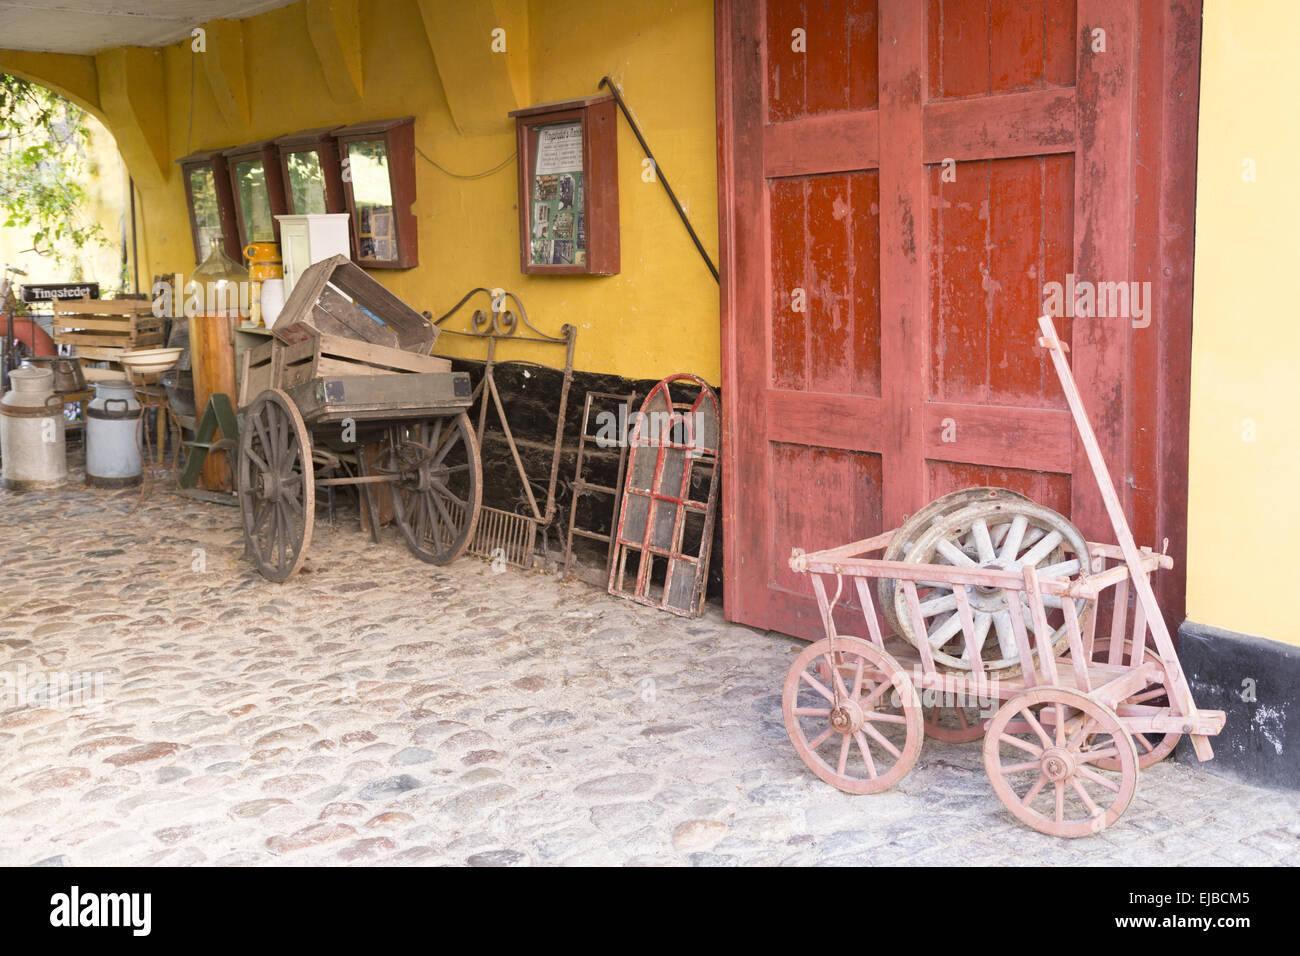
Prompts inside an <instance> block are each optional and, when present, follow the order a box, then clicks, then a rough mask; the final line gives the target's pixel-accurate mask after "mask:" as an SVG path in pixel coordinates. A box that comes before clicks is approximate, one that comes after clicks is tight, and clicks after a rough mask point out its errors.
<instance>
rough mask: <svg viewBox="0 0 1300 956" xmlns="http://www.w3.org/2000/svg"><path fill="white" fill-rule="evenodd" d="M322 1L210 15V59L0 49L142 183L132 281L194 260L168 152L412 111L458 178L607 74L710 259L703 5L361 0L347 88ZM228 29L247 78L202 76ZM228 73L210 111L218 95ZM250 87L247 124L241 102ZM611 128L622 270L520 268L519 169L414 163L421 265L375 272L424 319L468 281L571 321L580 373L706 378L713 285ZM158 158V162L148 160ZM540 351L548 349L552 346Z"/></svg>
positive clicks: (506, 150) (700, 1)
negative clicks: (101, 126)
mask: <svg viewBox="0 0 1300 956" xmlns="http://www.w3.org/2000/svg"><path fill="white" fill-rule="evenodd" d="M333 8H334V13H333V14H331V12H330V10H331V4H330V2H328V0H326V2H317V0H301V2H299V3H296V4H293V5H292V6H288V7H284V8H281V9H279V10H274V11H271V12H269V13H265V14H262V15H260V16H257V17H254V18H251V19H249V20H247V21H243V23H242V25H241V26H238V27H236V28H235V30H234V32H233V33H232V32H231V28H230V27H229V26H228V25H222V24H217V25H213V24H209V25H208V36H207V45H208V50H207V52H206V53H204V54H197V55H195V54H192V53H191V51H190V44H189V42H186V43H178V44H175V45H173V46H171V47H168V48H165V49H164V50H163V51H161V53H155V52H154V51H144V50H138V49H134V48H132V49H128V50H125V51H111V52H110V53H109V54H101V55H100V56H99V57H97V58H93V59H92V58H86V57H56V56H51V55H46V54H30V53H23V54H15V53H7V52H6V51H3V50H0V70H5V69H8V70H9V71H11V72H18V73H20V74H23V75H27V76H29V77H31V78H32V79H36V80H38V81H43V82H46V83H47V84H48V85H51V86H54V87H55V88H56V89H60V91H61V92H65V93H69V94H71V95H72V96H73V98H74V99H76V100H77V101H78V102H80V103H81V104H82V105H84V106H87V107H88V108H90V109H92V110H93V111H95V112H96V113H97V115H100V116H101V117H103V118H105V120H106V122H107V123H108V125H109V128H110V130H112V132H113V133H114V134H115V135H116V136H117V137H118V141H119V144H120V145H121V148H122V153H123V156H124V157H125V158H126V160H127V163H128V164H129V165H130V166H131V169H132V172H133V173H135V175H136V181H137V186H138V188H139V190H140V195H141V203H142V207H143V223H142V229H141V244H142V245H141V257H142V266H144V268H142V269H141V277H142V281H144V278H145V277H146V276H151V275H154V274H159V273H171V272H176V271H182V272H189V271H191V270H192V269H193V267H194V261H193V252H192V245H191V239H190V233H189V224H188V220H187V218H186V213H185V205H184V198H183V191H182V186H181V181H180V176H179V174H178V173H177V171H176V169H175V167H174V163H172V162H171V160H174V159H175V158H176V157H179V156H183V155H185V154H186V153H188V152H191V151H194V150H199V149H207V148H214V147H228V146H235V145H239V144H242V143H247V142H251V141H254V140H257V139H262V138H267V137H271V136H276V135H280V134H283V133H289V132H293V131H296V130H299V129H304V128H310V127H317V126H329V125H339V124H345V123H351V122H357V121H360V120H367V119H383V118H387V117H391V116H403V115H408V114H413V115H415V117H416V125H415V129H416V145H417V146H418V147H419V149H421V150H423V151H424V152H425V153H426V154H428V155H429V156H430V157H432V158H433V159H435V160H436V161H437V162H438V163H440V164H441V165H442V166H444V167H446V168H447V169H450V170H452V171H453V172H459V173H473V172H478V171H481V170H484V169H489V168H491V167H493V166H496V165H497V164H498V163H500V162H501V161H502V160H503V159H505V158H506V157H507V156H509V155H510V154H511V152H512V151H513V150H514V125H513V120H510V119H509V118H508V117H506V115H505V112H506V110H508V109H512V108H516V107H520V106H527V105H532V104H534V103H542V102H549V101H553V100H561V99H567V98H571V97H577V96H583V95H588V94H592V93H596V92H598V90H597V84H598V83H599V81H600V78H601V77H602V76H603V75H605V74H608V75H610V76H611V77H613V78H614V79H615V80H616V81H617V82H618V83H619V84H620V86H621V87H622V89H623V92H624V95H625V97H626V98H627V100H628V102H629V104H630V106H631V108H632V109H633V111H634V114H635V115H636V117H637V120H638V122H639V123H640V124H641V126H642V128H643V130H644V131H645V133H646V136H647V139H648V140H649V142H650V145H651V147H652V148H653V149H654V150H655V151H656V154H657V156H658V158H659V160H660V162H662V163H663V165H664V168H665V169H666V170H667V172H668V174H669V176H670V178H671V181H672V183H673V186H674V189H675V190H676V191H677V194H678V196H679V197H680V198H681V199H682V200H683V202H684V203H685V204H686V205H687V208H688V210H689V213H690V216H691V219H692V221H693V223H694V224H695V227H696V230H697V231H698V232H699V234H700V236H701V237H702V239H703V241H704V243H705V246H706V248H708V249H709V251H710V254H711V255H713V257H714V259H715V261H716V258H717V251H716V250H717V245H718V243H717V198H716V197H717V178H716V168H717V167H716V151H715V145H714V142H715V126H714V88H713V4H712V2H711V0H676V2H671V0H620V2H618V3H590V2H582V0H534V2H531V3H530V2H526V0H498V2H495V3H494V2H491V0H361V2H360V4H359V14H360V15H359V17H358V18H357V19H358V21H359V23H360V44H359V47H360V57H361V71H360V72H361V88H362V93H361V96H357V95H356V93H355V89H354V85H353V84H352V82H351V78H350V76H347V75H345V74H346V69H345V67H346V63H347V62H348V61H347V58H346V55H344V56H343V58H342V59H334V60H330V59H329V58H328V57H324V60H325V62H330V63H334V64H343V66H335V68H334V69H333V70H332V71H331V74H330V75H329V76H327V75H326V72H325V69H326V67H325V66H324V65H323V62H322V60H323V57H322V55H321V54H320V53H319V52H318V50H319V44H313V40H312V35H311V33H310V32H309V29H308V24H309V18H310V19H311V22H312V24H313V25H314V26H315V28H316V30H317V31H318V33H319V31H320V30H322V29H328V28H329V27H330V25H331V24H332V23H340V22H341V23H347V22H348V20H347V16H346V15H344V14H345V12H346V11H347V9H348V3H347V2H346V0H344V2H341V3H340V2H338V0H335V3H334V7H333ZM340 11H343V13H340ZM331 18H332V20H331ZM490 24H491V25H501V26H503V27H504V28H505V29H506V53H505V54H490V55H484V51H490V45H491V41H492V37H491V28H492V27H491V26H489V25H490ZM485 27H486V29H485ZM429 30H432V32H433V40H432V41H431V39H430V35H429V32H428V31H429ZM241 36H242V42H243V69H242V76H241V75H239V74H240V71H239V70H238V68H232V67H230V66H229V65H228V62H227V61H228V60H229V57H227V61H223V63H222V65H221V66H220V67H219V68H217V69H215V70H213V69H210V67H211V66H212V65H213V63H212V62H210V61H208V60H204V59H203V57H214V56H216V55H217V54H218V51H219V50H221V49H222V48H221V46H220V44H221V42H222V41H223V40H224V39H228V38H232V37H233V38H235V39H236V40H237V39H238V38H239V37H241ZM354 42H355V34H350V35H347V36H343V37H342V38H341V42H340V44H339V46H340V47H341V48H342V49H344V50H347V49H348V48H349V46H350V44H353V43H354ZM435 48H437V49H438V50H439V51H440V55H441V59H440V60H438V61H435V57H434V49H435ZM225 49H226V53H227V54H228V53H229V49H230V48H229V47H227V48H225ZM235 59H236V60H237V59H238V58H235ZM88 60H89V61H90V62H91V64H92V66H93V69H92V70H91V71H90V73H89V74H88V73H87V66H86V64H87V61H88ZM192 69H193V82H191V71H192ZM222 70H225V71H226V73H225V74H224V76H225V79H226V80H227V85H226V87H225V88H224V89H223V90H222V93H223V95H224V97H225V103H226V107H227V109H226V111H225V112H224V113H223V111H222V109H221V106H220V105H219V101H218V98H217V95H216V94H215V92H214V90H215V89H216V88H217V87H219V86H221V80H222V77H223V73H222ZM213 72H215V73H216V74H217V79H216V80H214V79H213V78H212V76H211V75H210V74H211V73H213ZM341 77H342V78H341ZM155 78H156V81H155ZM191 86H192V88H193V91H194V94H193V111H192V116H191V94H190V91H191ZM444 87H445V88H444ZM230 90H233V91H234V93H233V94H231V93H230V92H229V91H230ZM244 90H246V101H247V105H248V119H247V122H245V121H244V119H243V116H242V113H241V111H240V110H239V108H238V104H239V102H240V98H241V96H243V95H244ZM232 103H234V104H236V106H235V107H234V108H233V109H232V107H231V104H232ZM619 127H620V128H619V142H618V149H619V204H620V219H621V242H622V270H621V273H620V274H619V275H617V276H611V277H604V278H602V277H564V278H562V277H525V276H523V275H522V274H521V273H520V271H519V251H518V249H519V245H518V243H519V237H518V219H517V215H518V213H517V210H516V198H517V181H516V169H515V166H514V164H513V163H512V164H510V165H508V166H507V167H506V168H505V169H503V170H502V171H501V172H499V173H497V174H496V175H494V176H491V177H489V178H486V179H480V180H462V179H453V178H451V177H448V176H446V175H445V174H443V173H442V172H440V171H438V170H437V169H435V168H433V167H432V166H431V165H429V164H428V163H427V162H425V160H423V159H421V158H420V157H418V156H417V157H416V174H417V193H418V199H417V202H416V205H415V211H416V214H417V216H418V218H419V223H420V263H421V264H420V266H419V268H417V269H413V270H409V271H400V272H393V271H384V270H376V271H375V272H374V273H372V274H373V275H375V276H376V277H377V278H378V279H380V281H382V282H384V283H385V284H386V285H388V286H389V288H391V289H392V290H393V291H394V292H395V293H397V294H398V295H399V296H401V297H402V298H403V299H405V300H406V301H407V302H408V303H410V304H411V305H412V306H414V307H415V308H417V309H428V310H430V311H431V312H433V313H434V314H435V315H437V314H440V313H442V312H444V311H446V310H447V309H449V308H450V307H451V306H452V305H454V304H455V302H456V300H458V299H459V298H460V296H461V295H462V294H463V293H465V292H467V291H468V290H469V289H471V288H473V287H474V286H487V287H503V288H506V289H509V290H511V291H514V292H516V293H517V294H518V295H519V296H520V297H521V298H522V300H523V302H524V304H525V306H526V307H527V309H528V312H529V315H530V317H531V318H532V319H533V321H534V323H535V324H537V325H539V327H541V328H542V329H543V330H545V331H555V330H558V328H559V326H560V324H561V323H565V322H567V323H570V324H573V325H575V326H576V327H577V328H578V337H577V355H576V361H575V364H576V366H577V367H578V368H579V369H584V370H590V371H597V372H611V373H616V374H620V375H625V376H628V377H633V378H658V377H661V376H662V375H665V374H668V373H670V372H676V371H693V372H696V373H697V374H700V375H702V376H703V377H704V378H706V379H708V380H710V381H712V382H715V383H716V382H717V380H718V377H719V367H720V357H719V332H718V287H717V284H716V283H715V282H714V280H713V278H712V276H711V275H710V274H709V272H708V270H707V269H706V267H705V266H704V264H703V262H702V261H701V260H700V258H699V256H698V253H697V252H696V251H695V248H694V247H693V245H692V244H691V242H690V238H689V237H688V236H687V234H686V232H685V230H684V229H683V227H682V225H681V223H680V222H679V221H678V219H677V215H676V213H675V211H674V210H673V208H672V206H671V204H670V203H669V202H668V199H667V197H666V196H665V195H664V193H663V190H662V188H661V187H660V185H659V184H657V183H645V182H643V181H642V177H641V171H642V166H641V161H642V158H643V156H642V154H641V152H640V148H639V147H638V145H637V142H636V140H635V139H634V138H633V136H632V134H631V133H630V131H629V130H628V129H627V127H626V124H625V123H624V122H623V120H622V119H621V118H620V120H619ZM160 153H161V154H163V155H165V156H166V160H167V161H166V163H165V164H160V163H158V162H157V161H156V160H155V159H154V158H153V157H156V156H157V155H159V154H160ZM163 166H165V167H166V168H161V167H163ZM150 167H152V169H151V168H150ZM137 170H139V171H137ZM151 172H152V173H153V175H152V176H151V175H150V173H151ZM537 357H539V358H544V359H545V358H549V359H550V360H551V361H556V360H557V357H556V355H555V353H554V351H552V352H551V353H549V354H546V353H543V354H541V355H538V356H537Z"/></svg>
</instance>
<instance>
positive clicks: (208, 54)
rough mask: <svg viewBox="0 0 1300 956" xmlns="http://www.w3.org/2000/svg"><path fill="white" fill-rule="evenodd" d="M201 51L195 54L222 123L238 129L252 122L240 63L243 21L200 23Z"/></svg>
mask: <svg viewBox="0 0 1300 956" xmlns="http://www.w3.org/2000/svg"><path fill="white" fill-rule="evenodd" d="M203 29H204V30H205V31H206V33H207V39H206V41H205V50H204V52H203V53H201V54H195V55H196V56H198V57H199V61H200V62H201V63H202V64H203V72H204V73H205V74H207V77H208V85H209V86H211V87H212V96H213V97H214V98H215V99H216V101H217V107H218V109H220V110H221V115H222V117H223V118H224V119H225V121H226V122H227V123H228V124H229V125H231V126H233V127H235V128H237V129H239V128H246V127H247V126H248V125H249V124H250V122H251V121H252V114H251V112H250V109H249V104H248V72H247V70H246V68H245V63H244V21H242V20H212V21H209V22H208V23H205V24H203Z"/></svg>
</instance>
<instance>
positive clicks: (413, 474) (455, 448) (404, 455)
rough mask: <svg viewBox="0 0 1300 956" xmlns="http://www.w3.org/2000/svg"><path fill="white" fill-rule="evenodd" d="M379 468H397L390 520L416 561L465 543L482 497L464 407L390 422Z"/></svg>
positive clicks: (442, 556) (449, 554)
mask: <svg viewBox="0 0 1300 956" xmlns="http://www.w3.org/2000/svg"><path fill="white" fill-rule="evenodd" d="M384 470H385V471H387V472H389V473H392V474H397V475H398V479H397V481H396V482H395V483H394V484H393V485H392V489H393V520H394V521H395V522H396V523H397V527H398V529H399V530H400V531H401V532H402V537H403V538H405V539H406V546H407V547H408V548H410V550H411V553H412V554H414V555H415V556H416V557H417V558H419V559H420V560H421V561H428V562H429V563H430V564H446V563H447V562H449V561H454V560H455V559H456V558H458V557H460V555H461V554H462V553H463V552H464V550H465V548H466V547H468V545H469V543H470V541H472V540H473V538H474V529H475V528H476V527H477V526H478V514H479V508H480V507H481V506H482V503H483V470H482V463H481V462H480V460H479V450H478V439H477V438H475V437H474V429H473V427H472V426H471V425H470V422H469V416H468V415H466V414H465V413H464V412H461V413H460V414H458V415H456V416H455V417H454V418H435V419H433V420H431V421H425V422H413V423H410V424H403V425H395V426H393V428H392V429H391V430H390V431H389V447H388V454H387V456H386V458H385V462H384Z"/></svg>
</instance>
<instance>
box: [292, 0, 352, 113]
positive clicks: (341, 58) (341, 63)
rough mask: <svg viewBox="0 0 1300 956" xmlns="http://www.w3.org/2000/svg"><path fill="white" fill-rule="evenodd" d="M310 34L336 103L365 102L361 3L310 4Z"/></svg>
mask: <svg viewBox="0 0 1300 956" xmlns="http://www.w3.org/2000/svg"><path fill="white" fill-rule="evenodd" d="M305 12H306V14H307V34H308V36H310V37H311V45H312V47H313V48H314V49H315V50H316V58H317V59H318V60H320V66H321V70H322V71H323V72H324V74H325V85H326V86H327V87H328V88H329V91H330V96H332V97H333V98H334V100H335V101H336V102H339V103H347V102H350V101H352V100H359V99H361V95H362V90H363V89H364V76H363V75H362V70H361V9H360V5H359V2H358V0H307V4H306V10H305Z"/></svg>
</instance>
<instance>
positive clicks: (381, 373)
mask: <svg viewBox="0 0 1300 956" xmlns="http://www.w3.org/2000/svg"><path fill="white" fill-rule="evenodd" d="M273 332H274V338H273V339H272V340H271V341H270V342H267V343H266V344H265V345H262V346H260V347H258V348H256V349H250V350H249V351H247V352H245V353H244V366H243V374H242V379H241V385H240V398H239V405H240V408H241V417H242V419H243V422H242V425H241V428H240V440H239V458H238V463H237V468H236V477H235V486H236V492H237V493H238V496H239V506H240V513H241V516H242V519H243V529H244V540H245V544H246V546H247V551H248V554H249V557H250V558H251V559H252V561H253V563H254V564H255V565H256V566H257V569H258V570H259V571H260V572H261V573H262V574H263V575H264V576H265V577H267V578H269V579H270V580H272V581H284V580H285V579H287V578H288V577H290V576H291V575H292V574H293V573H294V572H295V571H297V570H298V569H299V568H300V567H301V566H302V563H303V560H304V559H305V557H306V555H307V550H308V548H309V547H310V545H311V536H312V527H313V523H314V519H315V504H316V492H317V490H318V489H329V488H332V487H334V486H339V485H350V486H355V487H356V488H357V490H358V498H359V500H360V503H361V507H362V509H363V512H364V513H367V514H368V515H369V520H370V525H371V527H372V528H374V527H376V526H377V525H378V523H379V520H380V518H379V516H380V512H381V510H387V508H388V507H391V512H392V518H393V521H394V523H395V524H396V525H397V528H398V530H399V531H400V532H401V535H402V537H403V539H404V540H405V541H406V545H407V547H408V548H409V549H410V550H411V552H412V553H413V554H415V555H416V556H417V557H419V558H420V559H422V560H424V561H428V562H431V563H434V564H444V563H446V562H448V561H451V560H453V559H454V558H456V557H457V556H458V555H460V554H461V553H462V552H463V551H464V550H465V548H466V546H467V545H468V544H469V542H470V540H471V539H472V538H473V536H474V529H475V525H476V523H477V521H478V515H479V509H480V505H481V501H482V467H481V464H480V461H479V450H478V441H477V438H476V437H475V434H474V429H473V427H472V426H471V424H470V421H469V418H468V416H467V415H466V414H465V410H466V409H467V408H468V407H469V405H470V399H471V393H472V390H471V387H470V378H469V375H468V374H466V373H464V372H453V371H452V370H451V365H450V363H449V362H448V361H447V360H446V359H443V358H437V357H434V356H431V355H430V354H429V351H430V349H431V348H432V346H433V343H434V340H435V339H436V338H437V335H438V330H437V328H436V327H434V325H433V323H431V322H430V321H429V320H428V319H426V318H425V317H424V316H422V315H420V314H419V313H417V312H415V311H414V310H413V309H411V308H410V307H408V306H407V305H405V304H404V303H403V302H402V301H401V300H400V299H398V298H397V297H396V296H394V295H393V294H392V293H390V292H388V291H387V290H386V289H384V288H383V286H381V285H379V283H377V282H375V281H374V280H373V279H371V278H370V277H369V276H367V275H366V274H365V273H364V272H363V271H362V270H361V269H359V268H358V267H357V266H355V265H354V264H353V263H351V262H350V261H348V259H347V258H346V257H344V256H335V257H334V258H332V259H328V260H325V261H323V262H319V263H317V264H315V265H313V266H312V267H311V268H309V269H307V270H306V271H305V272H304V273H303V274H302V276H301V277H300V278H299V280H298V283H297V285H295V286H294V289H293V292H292V294H291V295H290V297H289V299H288V301H287V302H286V303H285V306H284V309H283V311H282V312H281V314H280V318H279V321H277V323H276V325H275V328H274V330H273ZM380 489H384V490H386V491H387V498H388V499H389V501H390V502H391V504H390V505H389V504H387V503H383V504H382V505H381V502H379V501H378V500H377V499H376V494H375V493H376V492H377V491H379V490H380Z"/></svg>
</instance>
